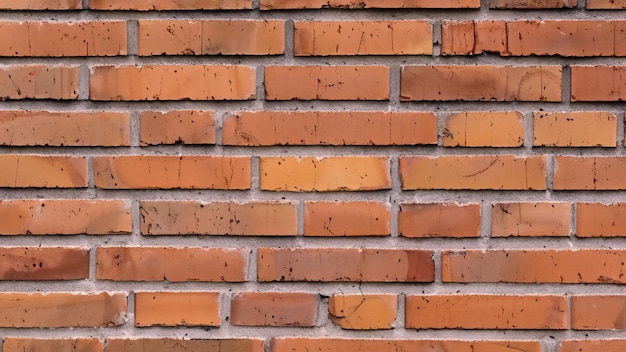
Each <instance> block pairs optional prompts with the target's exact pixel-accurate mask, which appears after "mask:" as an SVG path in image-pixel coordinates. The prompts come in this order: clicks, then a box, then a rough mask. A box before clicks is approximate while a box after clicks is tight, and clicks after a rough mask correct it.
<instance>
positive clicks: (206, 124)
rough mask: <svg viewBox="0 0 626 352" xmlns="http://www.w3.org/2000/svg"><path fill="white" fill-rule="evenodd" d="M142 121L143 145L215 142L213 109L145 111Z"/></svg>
mask: <svg viewBox="0 0 626 352" xmlns="http://www.w3.org/2000/svg"><path fill="white" fill-rule="evenodd" d="M140 121H141V122H140V125H141V130H140V136H139V138H140V141H141V145H157V144H215V119H214V118H213V112H212V111H197V110H178V111H168V112H158V111H143V112H142V113H141V116H140Z"/></svg>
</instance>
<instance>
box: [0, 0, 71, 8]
mask: <svg viewBox="0 0 626 352" xmlns="http://www.w3.org/2000/svg"><path fill="white" fill-rule="evenodd" d="M82 7H83V3H82V1H81V0H29V1H24V0H0V9H2V10H79V9H82Z"/></svg>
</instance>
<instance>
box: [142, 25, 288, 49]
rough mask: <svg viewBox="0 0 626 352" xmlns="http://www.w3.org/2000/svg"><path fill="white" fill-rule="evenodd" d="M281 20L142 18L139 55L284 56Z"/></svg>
mask: <svg viewBox="0 0 626 352" xmlns="http://www.w3.org/2000/svg"><path fill="white" fill-rule="evenodd" d="M284 52H285V21H281V20H234V19H233V20H204V21H202V20H192V21H190V20H167V21H166V20H140V21H139V55H140V56H150V55H280V54H284Z"/></svg>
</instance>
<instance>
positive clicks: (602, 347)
mask: <svg viewBox="0 0 626 352" xmlns="http://www.w3.org/2000/svg"><path fill="white" fill-rule="evenodd" d="M587 1H588V2H589V1H590V0H587ZM624 348H626V340H617V339H611V340H561V344H560V346H559V352H599V351H621V350H623V349H624Z"/></svg>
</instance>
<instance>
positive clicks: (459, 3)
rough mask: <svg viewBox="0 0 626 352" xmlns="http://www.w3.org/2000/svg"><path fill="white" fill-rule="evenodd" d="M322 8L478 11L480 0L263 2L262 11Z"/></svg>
mask: <svg viewBox="0 0 626 352" xmlns="http://www.w3.org/2000/svg"><path fill="white" fill-rule="evenodd" d="M321 8H339V9H364V8H388V9H393V8H402V9H405V8H418V9H419V8H422V9H477V8H480V0H436V1H434V0H330V1H329V0H289V1H286V0H261V10H278V9H321Z"/></svg>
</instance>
